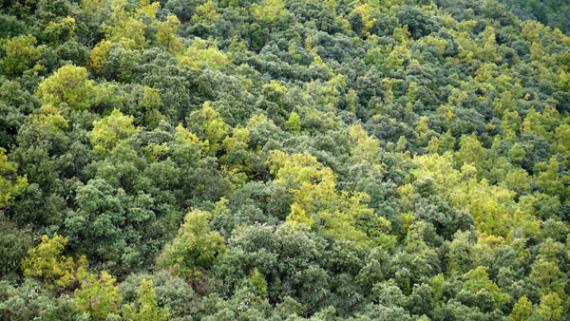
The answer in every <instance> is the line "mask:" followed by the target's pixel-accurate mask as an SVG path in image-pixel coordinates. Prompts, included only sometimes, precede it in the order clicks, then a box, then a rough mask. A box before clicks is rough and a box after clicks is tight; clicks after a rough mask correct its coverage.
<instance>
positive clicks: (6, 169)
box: [0, 147, 28, 209]
mask: <svg viewBox="0 0 570 321" xmlns="http://www.w3.org/2000/svg"><path fill="white" fill-rule="evenodd" d="M17 173H18V164H16V163H13V162H10V161H9V160H8V155H6V150H5V149H4V148H2V147H0V209H3V208H5V207H6V206H10V205H13V204H14V199H15V198H16V196H18V195H20V194H21V193H22V192H23V191H24V189H25V188H26V187H27V186H28V180H27V178H26V176H19V175H18V174H17Z"/></svg>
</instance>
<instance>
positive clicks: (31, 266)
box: [22, 234, 75, 289]
mask: <svg viewBox="0 0 570 321" xmlns="http://www.w3.org/2000/svg"><path fill="white" fill-rule="evenodd" d="M66 245H67V238H65V237H63V236H61V235H57V234H56V235H54V236H53V237H51V238H50V237H49V236H47V235H43V236H42V238H41V242H40V244H38V245H37V246H35V247H33V248H31V249H30V250H29V251H28V257H27V258H25V259H24V260H22V271H23V273H24V276H32V277H37V278H39V279H41V280H42V281H44V283H45V284H46V286H47V287H48V288H52V289H65V288H68V287H69V286H71V285H72V284H73V283H74V282H75V261H74V260H73V258H71V257H67V256H64V255H63V250H64V249H65V246H66Z"/></svg>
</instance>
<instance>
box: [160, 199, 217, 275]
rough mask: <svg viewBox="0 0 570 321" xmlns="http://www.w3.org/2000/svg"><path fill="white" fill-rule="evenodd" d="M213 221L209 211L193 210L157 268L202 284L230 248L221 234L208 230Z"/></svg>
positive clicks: (163, 252)
mask: <svg viewBox="0 0 570 321" xmlns="http://www.w3.org/2000/svg"><path fill="white" fill-rule="evenodd" d="M210 220H211V214H210V213H209V212H206V211H202V210H193V211H191V212H189V213H188V214H186V217H185V218H184V223H183V224H182V226H181V227H180V229H179V230H178V233H177V235H176V237H175V238H174V240H172V242H171V243H169V244H168V245H166V247H165V248H164V250H163V251H162V253H161V255H160V256H159V258H158V260H157V264H158V265H159V266H160V267H162V268H165V269H168V270H171V271H172V272H173V273H174V274H176V275H180V276H182V277H185V278H187V279H190V280H192V281H193V282H196V281H198V280H199V279H200V278H201V277H202V276H203V275H204V274H205V273H206V272H207V271H208V270H210V268H211V267H212V266H213V265H214V264H215V262H216V259H217V257H218V256H219V255H220V254H221V253H223V252H224V251H225V248H226V247H225V244H224V238H223V237H222V236H221V235H220V233H218V232H215V231H209V230H208V223H209V222H210Z"/></svg>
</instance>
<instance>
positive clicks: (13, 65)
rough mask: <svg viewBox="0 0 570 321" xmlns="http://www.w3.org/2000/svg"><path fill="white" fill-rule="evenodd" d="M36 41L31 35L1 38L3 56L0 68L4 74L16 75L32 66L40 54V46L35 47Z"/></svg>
mask: <svg viewBox="0 0 570 321" xmlns="http://www.w3.org/2000/svg"><path fill="white" fill-rule="evenodd" d="M36 43H37V40H36V38H35V37H34V36H32V35H25V36H18V37H13V38H10V39H6V40H3V41H2V42H1V43H0V44H1V45H0V47H1V48H2V50H3V51H4V58H3V59H2V60H0V70H2V72H4V73H5V74H6V75H18V74H21V73H22V72H24V71H26V70H28V69H29V68H31V67H33V66H34V64H35V63H36V62H37V61H38V59H39V58H40V54H41V48H39V47H36Z"/></svg>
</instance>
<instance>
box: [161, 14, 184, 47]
mask: <svg viewBox="0 0 570 321" xmlns="http://www.w3.org/2000/svg"><path fill="white" fill-rule="evenodd" d="M179 26H180V20H178V18H177V17H176V16H168V17H166V20H165V21H163V22H161V23H160V24H159V25H158V28H157V29H156V43H157V44H158V45H160V46H162V47H164V48H165V49H166V50H167V51H168V52H170V53H172V54H178V53H180V52H181V51H182V49H183V45H182V40H180V38H178V36H177V34H176V33H177V31H178V27H179Z"/></svg>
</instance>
